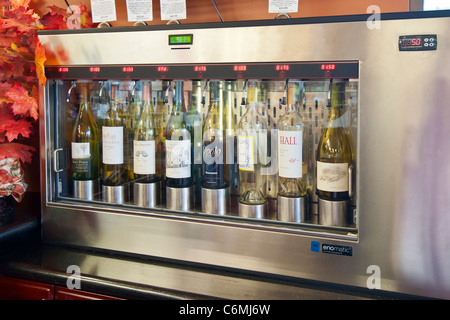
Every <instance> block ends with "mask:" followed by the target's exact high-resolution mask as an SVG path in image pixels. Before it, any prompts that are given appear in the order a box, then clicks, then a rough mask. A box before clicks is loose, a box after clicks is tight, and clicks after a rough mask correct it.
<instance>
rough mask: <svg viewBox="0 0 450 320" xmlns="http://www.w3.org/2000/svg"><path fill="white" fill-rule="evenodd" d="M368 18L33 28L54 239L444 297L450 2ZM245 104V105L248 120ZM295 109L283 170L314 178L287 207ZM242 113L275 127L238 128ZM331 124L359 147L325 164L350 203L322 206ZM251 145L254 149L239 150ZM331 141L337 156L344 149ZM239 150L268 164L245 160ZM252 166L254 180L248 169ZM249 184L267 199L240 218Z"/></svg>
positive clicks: (449, 179)
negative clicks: (76, 134)
mask: <svg viewBox="0 0 450 320" xmlns="http://www.w3.org/2000/svg"><path fill="white" fill-rule="evenodd" d="M368 18H369V17H368V16H366V15H361V16H345V17H326V18H305V19H285V20H274V21H244V22H229V23H228V22H227V23H211V24H186V25H167V26H138V27H124V28H102V29H89V30H87V29H86V30H64V31H61V30H55V31H42V32H40V33H39V39H40V41H41V42H42V43H43V45H44V47H45V49H46V52H47V56H48V61H47V65H46V68H45V72H46V76H47V78H48V80H47V84H46V86H45V87H43V88H42V97H43V99H41V100H42V101H43V103H42V104H41V105H40V111H41V112H40V114H41V117H42V119H41V122H40V137H41V150H42V152H41V160H42V161H41V174H42V190H45V192H42V203H43V212H42V235H43V240H44V242H46V243H57V244H61V245H68V246H76V247H81V248H91V249H99V250H109V251H111V252H125V253H130V254H133V255H142V256H152V257H159V258H163V259H173V260H175V261H180V262H189V263H196V264H200V265H203V266H209V267H211V268H214V267H220V268H230V269H233V270H243V271H245V272H255V273H263V274H265V275H269V276H270V275H274V276H282V277H290V278H298V279H309V280H315V281H320V282H327V283H333V284H340V285H345V286H355V287H361V288H369V289H374V290H384V291H388V292H397V293H405V294H412V295H420V296H427V297H440V298H450V285H449V283H450V256H449V255H448V249H449V246H450V233H449V232H448V230H449V228H448V227H449V225H450V210H449V208H450V193H449V192H450V191H449V190H450V166H449V162H448V159H449V158H450V144H449V143H448V137H449V136H450V129H449V126H448V122H449V120H450V108H449V105H448V101H450V90H448V89H449V86H450V64H449V59H448V57H449V51H450V44H449V40H448V39H449V36H448V32H449V30H450V12H449V11H440V12H438V11H436V12H428V13H392V14H383V15H381V20H380V21H378V22H379V24H378V26H377V27H376V28H374V27H373V25H372V26H371V25H370V22H369V23H368V21H367V20H368ZM86 80H88V81H87V82H88V85H89V90H90V91H89V92H90V93H89V98H88V99H87V100H88V102H89V107H90V108H91V111H92V114H93V116H94V118H95V121H96V123H97V125H98V128H97V129H98V130H99V132H100V133H99V135H98V136H99V140H98V146H99V150H98V155H99V168H98V171H99V174H98V177H94V178H93V179H91V180H90V181H88V182H87V181H84V180H82V179H81V180H76V179H75V180H74V179H73V177H74V176H73V170H74V166H73V163H74V161H73V157H74V156H73V154H72V153H74V151H73V150H72V147H71V144H72V142H73V126H74V122H75V119H76V118H77V114H78V111H79V102H78V100H79V90H77V85H78V84H79V83H80V82H81V81H84V82H86ZM146 82H149V83H150V85H151V89H150V90H151V91H150V92H145V96H146V97H147V98H149V97H151V99H150V100H151V103H152V105H151V110H152V119H153V120H152V123H153V126H154V128H155V129H154V130H155V135H154V137H155V138H153V139H154V141H155V146H154V147H151V148H153V149H145V150H154V151H152V152H153V154H154V155H156V156H155V162H156V168H158V169H157V170H156V171H157V172H158V174H159V176H160V177H161V179H160V180H158V181H157V184H156V185H155V186H154V187H151V188H150V187H147V186H146V185H145V186H144V187H143V186H142V185H138V184H139V183H141V182H142V181H138V180H137V178H136V177H137V175H134V171H133V170H136V168H135V167H133V161H134V160H133V156H137V155H136V154H135V153H134V152H135V151H136V150H137V149H136V148H137V147H136V145H135V146H133V139H134V134H135V131H134V130H135V126H136V124H137V120H138V119H139V117H140V115H141V113H142V101H143V97H144V95H143V88H144V83H146ZM181 83H182V85H181ZM255 83H256V85H255V86H256V89H255V90H256V91H253V90H254V89H252V85H254V84H255ZM336 83H341V84H342V85H341V86H340V88H341V92H340V94H341V98H342V99H341V103H340V105H339V108H338V109H339V114H340V117H339V121H338V122H336V123H334V122H333V123H330V120H329V118H328V113H329V110H330V107H332V105H331V104H332V102H333V99H332V96H333V94H332V92H330V88H334V87H333V84H336ZM292 84H295V91H294V94H293V96H294V98H292V97H291V103H292V101H294V103H293V105H291V106H289V104H288V103H287V102H286V98H289V97H288V94H287V93H288V88H289V87H290V85H292ZM180 88H183V89H182V91H180V90H181V89H180ZM212 88H214V90H216V91H214V92H213V89H212ZM113 89H114V90H113ZM146 90H148V89H146ZM217 90H218V91H217ZM113 91H114V92H115V93H114V94H113V95H112V94H111V92H113ZM217 92H219V93H217ZM291 93H292V92H291ZM250 95H252V97H251V99H253V100H251V99H250ZM292 99H294V100H292ZM213 100H214V101H216V103H217V104H218V106H219V107H218V109H217V110H219V111H217V110H216V109H214V110H216V111H214V112H217V114H218V115H219V114H220V115H222V116H223V119H225V121H224V122H222V123H224V126H223V127H222V128H223V130H222V133H220V134H219V133H218V132H216V134H215V135H214V136H213V137H212V138H211V137H209V138H208V139H209V140H208V141H209V142H208V143H211V141H215V142H218V141H219V138H220V141H222V142H223V144H217V145H216V147H215V148H214V149H208V150H209V151H208V152H209V154H208V155H211V150H213V151H214V152H215V153H216V155H217V154H220V153H221V151H220V150H224V154H225V159H226V162H225V163H224V166H223V168H222V167H221V169H220V170H222V171H220V172H221V174H223V175H224V177H226V179H224V180H223V181H222V182H224V183H223V187H222V188H221V189H220V191H217V190H215V189H214V188H211V189H208V190H207V192H205V191H204V190H203V191H202V184H201V183H202V179H205V176H206V175H207V174H209V173H208V172H205V171H204V169H205V166H204V165H203V163H202V161H204V158H205V156H206V153H205V148H204V144H205V141H206V140H205V139H206V138H205V136H204V135H203V133H204V130H203V129H204V128H203V129H202V125H204V124H205V123H207V122H208V121H210V122H208V123H212V122H211V121H213V122H214V121H216V120H217V119H215V118H211V117H210V118H208V114H209V113H210V112H213V111H211V110H213V108H210V106H211V105H212V101H213ZM180 101H181V104H180V105H178V104H177V103H178V102H180ZM217 101H219V102H217ZM251 103H255V105H254V106H253V107H255V108H256V109H257V113H255V116H254V117H253V118H251V117H249V116H248V115H246V112H247V109H249V108H250V107H249V105H250V104H251ZM294 105H295V106H294ZM292 108H293V109H292ZM177 110H178V111H177ZM288 110H291V111H292V110H297V111H298V113H299V114H300V115H301V120H299V121H302V122H303V124H302V125H299V126H297V128H299V130H300V131H299V132H300V133H296V134H297V135H295V134H291V135H290V136H289V137H290V138H289V139H290V140H289V141H295V142H298V141H300V140H301V141H300V142H301V143H302V149H301V150H302V153H297V154H298V155H301V157H300V159H302V157H303V160H302V164H297V165H298V166H297V167H296V168H301V169H298V170H292V172H291V173H289V172H288V173H287V175H290V174H292V175H293V176H295V177H305V179H304V180H303V181H305V183H306V185H305V186H304V187H305V188H306V191H307V193H306V196H305V197H304V198H302V200H301V201H296V200H290V199H289V197H287V198H286V199H283V206H282V207H281V209H280V207H279V206H278V199H279V197H278V193H279V191H280V184H279V178H280V176H279V170H278V169H279V165H280V163H284V165H285V167H284V169H283V172H286V163H287V162H286V161H288V162H289V161H291V160H292V163H294V162H295V157H292V159H291V156H289V159H288V158H286V159H285V158H282V159H280V158H278V155H279V154H280V153H279V152H278V151H279V150H278V146H279V145H278V142H279V141H278V131H277V130H278V129H279V128H278V127H277V125H278V123H277V122H278V120H279V119H280V117H282V116H283V115H284V114H285V113H286V112H288ZM112 112H116V114H118V115H119V118H120V119H121V120H122V124H121V126H123V128H122V129H121V130H123V131H121V132H122V133H121V134H123V135H124V136H123V137H122V138H123V139H122V140H120V141H119V140H118V141H119V142H120V143H123V145H122V149H121V150H122V151H121V152H123V154H122V155H123V160H122V163H121V167H122V168H124V170H125V171H124V172H125V174H124V175H123V180H122V183H121V184H119V185H114V184H112V185H108V184H107V183H106V181H105V178H104V177H105V174H106V172H105V171H108V172H109V173H108V174H110V173H111V172H112V171H114V167H111V166H110V167H106V166H105V165H104V163H103V162H104V161H106V158H107V157H106V155H105V152H107V151H105V149H107V148H109V147H110V146H109V145H107V144H105V141H106V140H107V139H112V138H111V136H105V135H104V134H105V131H107V130H106V129H105V126H106V124H105V123H106V122H104V121H105V119H107V118H108V117H110V116H111V114H112ZM177 112H178V113H177ZM176 114H181V118H180V119H181V120H180V119H179V122H178V124H177V125H179V126H180V127H178V128H181V127H182V128H185V129H186V130H187V131H186V135H184V136H183V137H182V138H179V139H178V138H177V139H175V140H174V139H173V134H172V135H171V136H170V135H168V132H169V129H168V128H169V126H171V125H172V124H170V125H169V123H171V122H170V121H172V120H170V119H171V117H175V116H176ZM222 116H220V117H222ZM208 119H209V120H208ZM211 119H214V120H211ZM221 119H222V118H221ZM243 121H248V122H251V123H253V124H255V128H261V127H264V128H265V129H266V130H265V131H258V130H259V129H258V130H257V131H256V133H255V132H253V133H251V134H250V133H248V132H247V131H245V132H243V131H239V130H240V128H242V126H243V124H242V122H243ZM110 126H111V125H110ZM117 126H119V125H117ZM333 126H341V127H342V128H343V130H342V132H344V134H343V136H345V137H346V139H348V141H349V142H350V149H349V150H348V154H350V153H351V157H350V158H349V160H348V163H347V164H345V166H342V165H341V166H338V167H339V168H341V169H339V170H338V169H330V170H328V171H327V170H325V171H326V179H328V180H327V181H328V182H329V181H332V180H334V179H344V180H342V181H341V182H342V183H341V184H340V186H339V188H340V189H339V190H338V191H339V192H341V191H345V192H344V193H345V195H346V197H347V198H346V200H345V203H343V202H339V201H334V202H333V201H328V202H330V203H328V202H327V203H326V204H324V203H322V204H320V203H321V199H319V198H318V196H317V192H316V190H317V186H318V185H323V182H324V180H321V179H324V178H323V176H324V175H325V174H324V172H323V164H321V169H320V170H321V171H320V175H321V176H320V180H321V181H320V183H319V184H318V181H317V180H318V178H317V176H318V172H319V171H318V168H317V163H318V162H317V160H318V159H316V157H317V155H318V153H317V149H318V145H319V143H320V140H321V139H320V138H321V135H322V132H323V130H325V129H326V128H332V127H333ZM171 128H172V127H171ZM172 129H173V128H172ZM172 129H170V130H172ZM108 130H109V131H108V132H112V131H111V130H110V128H108ZM173 130H175V129H173ZM102 131H103V135H102ZM330 132H331V131H330ZM169 137H170V138H169ZM177 137H178V136H177ZM180 137H181V136H180ZM283 139H286V138H283ZM329 139H330V140H329V141H331V138H329ZM181 140H183V141H184V142H183V144H181V143H179V142H180V141H181ZM108 141H110V142H111V141H112V140H108ZM256 142H258V143H257V146H256V147H255V146H253V145H252V144H254V143H255V144H256ZM150 144H152V143H150ZM150 144H149V145H150ZM175 145H176V146H177V147H175ZM183 145H184V147H183V148H184V149H183V150H184V151H183V153H181V155H180V154H178V155H177V156H174V155H175V154H176V153H175V150H177V148H181V146H183ZM244 145H245V146H246V147H249V146H251V147H253V149H248V150H253V151H252V152H247V153H245V152H244V151H242V150H243V149H241V148H242V146H244ZM335 145H336V144H335ZM337 145H339V144H337ZM133 147H134V148H135V149H133ZM219 147H222V149H220V148H219ZM149 148H150V147H149ZM331 149H332V148H331ZM335 149H336V150H337V149H339V147H335ZM133 150H134V151H133ZM139 150H141V151H139V154H141V155H142V156H147V155H148V152H146V151H145V150H144V149H139ZM283 150H285V151H283V152H286V154H289V155H291V154H294V153H291V151H286V150H288V149H283ZM289 150H291V149H289ZM292 150H293V149H292ZM297 150H300V149H297ZM328 150H330V148H329V149H328ZM336 150H335V151H336ZM144 151H145V152H144ZM93 152H95V151H91V154H92V153H93ZM292 152H294V151H292ZM298 152H300V151H298ZM330 152H331V151H329V153H330ZM338 154H339V150H337V151H336V152H335V155H336V156H335V158H333V157H331V158H330V159H328V160H327V161H329V162H332V163H340V162H342V161H341V160H342V159H339V157H338ZM86 155H87V157H89V153H86ZM244 158H245V159H247V160H248V159H258V160H256V161H259V163H258V164H256V162H253V163H252V162H251V161H250V162H247V163H245V164H243V162H240V161H241V160H242V159H244ZM202 159H203V160H202ZM240 159H241V160H240ZM253 164H254V165H253ZM153 165H155V164H152V166H153ZM257 165H258V166H259V167H258V168H259V169H258V170H259V172H260V173H259V174H260V176H258V177H256V178H255V175H251V174H249V172H250V173H251V172H252V170H254V168H256V166H257ZM338 167H337V166H335V167H332V166H329V168H338ZM344 167H345V168H344ZM186 168H187V169H186ZM293 168H294V166H293ZM327 168H328V167H327ZM342 168H344V170H342ZM168 169H170V170H171V171H170V172H171V173H170V175H172V174H175V175H174V176H171V177H169V176H168V174H169V171H168ZM244 171H245V172H244ZM287 171H289V170H287ZM172 172H175V173H172ZM183 172H184V173H183ZM183 174H187V175H188V176H189V177H188V178H186V179H187V180H185V182H186V184H184V185H181V184H180V186H182V187H183V188H184V189H183V190H180V189H176V190H171V188H172V189H173V188H176V185H175V187H173V185H170V186H169V185H168V179H167V178H172V177H175V178H177V179H182V178H183V177H184V176H183ZM249 177H254V178H249ZM183 179H184V178H183ZM189 179H190V180H189ZM252 179H253V180H252ZM155 181H156V180H155ZM177 181H178V180H177ZM258 181H260V182H258ZM225 182H226V183H225ZM251 183H253V184H254V185H256V188H258V190H259V191H260V194H259V195H258V194H256V195H255V194H252V195H251V196H252V197H257V196H260V198H261V199H262V202H260V203H262V204H263V206H261V208H260V209H261V210H260V209H258V210H259V211H255V212H254V213H252V214H247V213H246V214H243V211H242V209H240V207H242V204H243V203H244V202H245V201H246V200H245V199H244V200H243V199H242V194H241V193H240V192H241V191H242V189H244V188H243V186H245V188H248V185H249V184H251ZM321 188H322V187H321ZM137 189H138V190H137ZM168 190H169V191H168ZM329 194H333V192H329ZM205 199H206V200H205ZM205 201H206V202H207V203H206V204H205ZM300 210H301V211H300ZM246 212H247V211H246Z"/></svg>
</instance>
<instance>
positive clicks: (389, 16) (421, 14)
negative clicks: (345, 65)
mask: <svg viewBox="0 0 450 320" xmlns="http://www.w3.org/2000/svg"><path fill="white" fill-rule="evenodd" d="M371 16H372V14H359V15H342V16H325V17H308V18H291V19H272V20H247V21H231V22H208V23H190V24H170V25H146V26H127V27H111V28H89V29H70V30H67V29H64V30H39V31H38V35H57V34H76V33H102V32H134V31H156V30H185V29H208V28H233V27H264V26H278V25H295V24H318V23H340V22H356V21H367V20H368V19H369V17H371ZM448 17H450V10H436V11H413V12H390V13H381V15H380V18H381V20H404V19H427V18H448Z"/></svg>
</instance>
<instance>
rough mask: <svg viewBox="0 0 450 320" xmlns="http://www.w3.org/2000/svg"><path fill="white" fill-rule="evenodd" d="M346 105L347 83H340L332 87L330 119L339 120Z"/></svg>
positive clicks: (329, 109)
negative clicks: (342, 108)
mask: <svg viewBox="0 0 450 320" xmlns="http://www.w3.org/2000/svg"><path fill="white" fill-rule="evenodd" d="M344 103H345V83H344V82H338V83H333V84H332V85H331V93H330V107H329V108H328V119H329V120H337V119H338V118H339V117H340V116H341V107H342V106H343V105H344Z"/></svg>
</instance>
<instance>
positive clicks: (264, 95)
mask: <svg viewBox="0 0 450 320" xmlns="http://www.w3.org/2000/svg"><path fill="white" fill-rule="evenodd" d="M270 84H271V82H270V81H261V90H259V93H258V111H259V112H260V113H261V116H262V117H263V118H265V119H266V121H267V130H264V131H263V132H261V133H260V144H261V148H260V149H259V155H260V159H261V162H262V170H261V174H263V175H266V179H267V183H266V197H267V198H268V199H269V198H272V199H274V198H276V197H277V192H278V182H277V180H278V176H277V172H278V163H277V158H276V154H277V149H276V146H277V134H276V133H277V123H276V121H275V119H274V118H273V117H272V115H271V114H270V113H269V112H268V111H269V109H268V108H269V103H268V101H269V99H268V96H269V89H270V88H269V86H270Z"/></svg>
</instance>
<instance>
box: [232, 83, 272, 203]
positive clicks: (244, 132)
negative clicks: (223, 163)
mask: <svg viewBox="0 0 450 320" xmlns="http://www.w3.org/2000/svg"><path fill="white" fill-rule="evenodd" d="M257 84H258V81H254V80H250V81H249V85H248V88H247V104H246V108H247V110H246V112H245V114H244V115H243V116H242V118H241V119H240V121H239V132H238V166H239V184H240V197H239V201H240V202H241V203H243V204H249V205H259V204H264V203H266V192H265V191H266V190H265V189H266V179H267V176H265V175H262V174H261V166H262V162H261V159H259V152H258V151H259V150H260V148H261V147H264V143H265V141H262V142H261V141H260V137H261V133H264V131H267V121H266V119H265V118H264V117H262V116H261V114H260V113H259V112H258V110H257V94H258V92H257Z"/></svg>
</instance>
